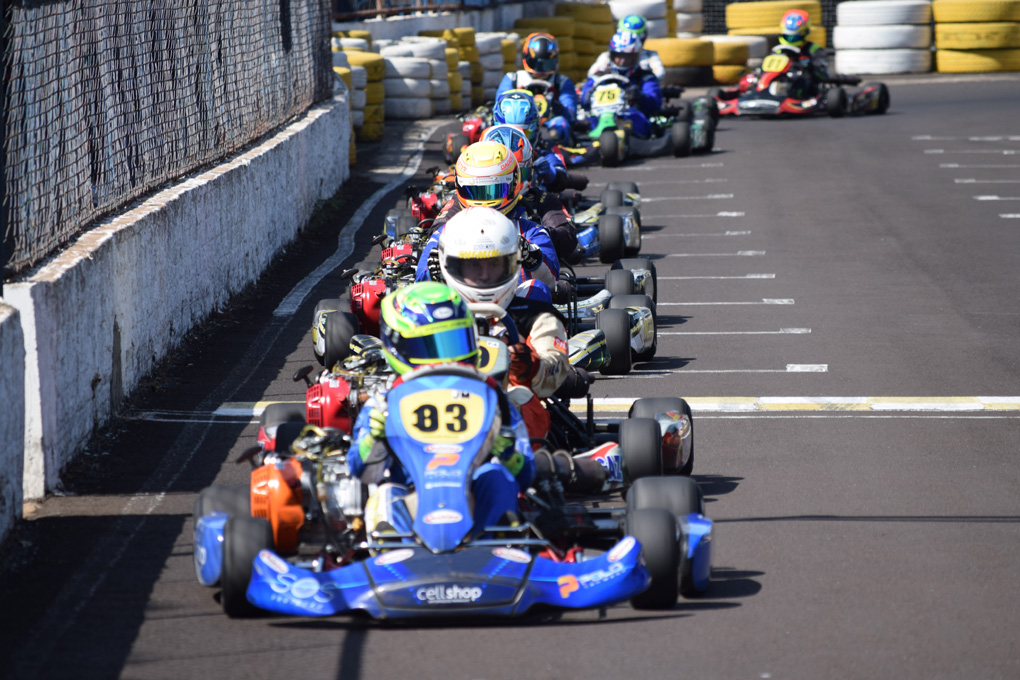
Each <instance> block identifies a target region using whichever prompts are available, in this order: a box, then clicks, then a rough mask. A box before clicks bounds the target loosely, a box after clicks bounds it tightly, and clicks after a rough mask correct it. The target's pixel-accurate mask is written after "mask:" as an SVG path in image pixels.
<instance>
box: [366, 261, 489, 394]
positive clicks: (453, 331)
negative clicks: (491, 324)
mask: <svg viewBox="0 0 1020 680" xmlns="http://www.w3.org/2000/svg"><path fill="white" fill-rule="evenodd" d="M379 336H380V338H381V339H382V343H383V352H384V354H385V355H386V361H387V363H389V365H390V367H391V368H392V369H393V370H394V371H396V372H397V373H399V374H400V375H403V374H404V373H407V372H408V371H411V370H413V369H415V368H419V367H421V366H428V365H431V364H443V363H452V362H463V363H468V364H471V365H474V363H475V361H476V360H477V357H478V338H477V337H476V335H475V321H474V316H473V315H472V314H471V311H470V310H469V309H468V308H467V304H465V302H464V298H462V297H461V295H460V293H458V292H457V291H456V290H454V289H453V288H450V287H449V286H447V285H444V284H442V283H435V282H431V281H426V282H421V283H413V284H411V285H409V286H407V287H406V288H401V289H400V290H397V291H396V292H394V293H391V294H389V295H387V296H386V297H385V298H383V301H382V309H381V310H380V314H379Z"/></svg>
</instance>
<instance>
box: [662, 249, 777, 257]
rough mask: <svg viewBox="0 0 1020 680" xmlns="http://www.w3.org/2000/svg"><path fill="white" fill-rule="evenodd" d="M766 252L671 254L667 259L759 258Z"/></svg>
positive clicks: (739, 251) (740, 251)
mask: <svg viewBox="0 0 1020 680" xmlns="http://www.w3.org/2000/svg"><path fill="white" fill-rule="evenodd" d="M764 254H765V251H764V250H738V251H737V252H735V253H670V254H669V255H667V256H666V257H757V256H758V255H764Z"/></svg>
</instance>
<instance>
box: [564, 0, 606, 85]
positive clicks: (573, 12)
mask: <svg viewBox="0 0 1020 680" xmlns="http://www.w3.org/2000/svg"><path fill="white" fill-rule="evenodd" d="M555 11H556V16H560V17H571V18H572V19H573V20H574V35H573V43H574V52H575V53H576V54H577V57H576V61H575V65H574V68H573V69H571V70H569V71H568V70H564V68H563V64H562V59H563V57H562V53H563V46H562V45H560V54H561V56H560V60H561V64H560V72H561V73H563V75H565V76H567V77H568V78H570V79H571V80H573V81H574V83H575V84H576V83H578V82H581V83H583V82H584V80H585V79H586V78H587V76H588V69H589V68H591V65H592V64H594V63H595V59H596V57H598V56H599V55H600V54H602V53H603V52H605V51H606V49H608V47H609V39H610V38H612V37H613V33H614V32H615V31H616V21H615V20H614V19H613V13H612V11H611V10H610V9H609V6H608V5H589V4H584V3H579V2H558V3H556V10H555Z"/></svg>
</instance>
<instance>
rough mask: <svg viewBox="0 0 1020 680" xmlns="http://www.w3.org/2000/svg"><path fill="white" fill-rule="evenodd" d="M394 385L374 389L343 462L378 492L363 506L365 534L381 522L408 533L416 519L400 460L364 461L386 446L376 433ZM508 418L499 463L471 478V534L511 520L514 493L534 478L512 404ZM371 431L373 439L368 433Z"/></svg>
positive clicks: (389, 457) (521, 421)
mask: <svg viewBox="0 0 1020 680" xmlns="http://www.w3.org/2000/svg"><path fill="white" fill-rule="evenodd" d="M479 375H481V374H479ZM396 380H397V377H396V376H394V377H393V379H392V380H390V381H389V382H388V384H387V385H385V386H379V387H377V388H376V389H375V390H373V392H372V394H371V395H370V396H369V398H368V400H367V401H366V402H365V404H364V406H363V407H362V409H361V411H360V412H359V413H358V417H357V419H356V420H355V422H354V428H353V433H352V434H353V443H352V445H351V455H349V456H348V457H347V460H348V463H347V465H348V468H349V469H350V473H351V474H352V475H353V476H355V477H357V478H358V479H361V480H362V481H364V482H365V483H366V484H376V485H378V489H377V491H376V493H375V494H373V495H372V496H370V497H369V499H368V502H367V503H366V512H365V521H366V525H367V527H368V530H369V531H372V530H373V529H375V528H376V527H377V526H380V522H385V523H386V524H389V525H390V527H393V528H396V529H398V530H402V531H409V530H410V528H411V527H410V520H411V519H412V517H411V515H413V514H414V513H413V510H412V508H413V506H414V501H413V500H412V498H411V497H410V494H409V493H408V491H409V490H408V485H409V484H410V483H411V476H410V474H409V473H408V471H407V470H406V469H405V468H404V466H403V465H402V464H401V463H400V461H399V460H397V459H396V457H395V456H393V455H392V453H390V454H388V455H387V456H386V458H385V460H383V461H382V462H381V463H372V464H370V465H366V462H365V461H366V459H367V458H368V456H369V454H370V453H371V452H372V450H373V448H374V447H376V446H385V441H384V440H381V439H377V435H378V432H379V430H380V429H383V430H384V426H385V419H386V418H387V417H388V414H387V402H386V395H387V394H388V393H389V390H390V387H392V385H393V384H394V382H395V381H396ZM510 416H511V420H510V423H509V424H506V425H505V426H506V427H508V428H509V429H510V430H512V432H513V439H512V441H507V440H506V439H505V438H504V437H502V436H500V437H497V442H496V444H495V446H494V447H493V456H494V457H496V458H498V459H499V460H500V462H499V463H497V462H494V461H490V462H486V463H483V464H482V465H480V466H479V467H478V468H477V469H476V470H475V472H474V474H473V475H472V477H471V491H472V493H473V495H474V499H475V509H474V519H475V522H474V528H473V529H472V530H473V531H475V532H477V531H480V530H481V529H482V528H483V527H486V526H494V525H496V524H497V523H498V522H499V521H500V520H501V519H502V518H503V517H504V516H505V515H506V513H507V512H510V513H512V514H513V515H514V516H515V515H516V512H517V496H518V494H519V493H520V492H521V490H522V489H527V488H528V487H529V486H530V485H531V483H532V481H533V480H534V478H535V456H534V454H533V452H532V450H531V441H530V439H529V438H528V431H527V427H526V426H525V424H524V419H523V417H522V416H521V414H520V411H519V410H518V409H517V408H516V407H515V406H514V405H513V401H512V400H511V402H510ZM373 420H374V421H375V423H373ZM373 429H375V430H376V432H377V434H376V435H374V434H373V433H372V430H373ZM500 440H503V441H500ZM497 448H500V449H501V450H497ZM401 499H403V500H404V504H403V508H398V506H397V505H396V501H398V500H401ZM403 509H407V511H408V514H407V515H404V514H403ZM382 526H385V525H382Z"/></svg>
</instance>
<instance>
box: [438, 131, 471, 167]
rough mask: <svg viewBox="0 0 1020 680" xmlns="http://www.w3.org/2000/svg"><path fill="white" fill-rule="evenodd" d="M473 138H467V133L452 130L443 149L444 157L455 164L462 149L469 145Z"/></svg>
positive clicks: (451, 163)
mask: <svg viewBox="0 0 1020 680" xmlns="http://www.w3.org/2000/svg"><path fill="white" fill-rule="evenodd" d="M470 143H471V140H470V139H468V138H467V135H464V134H461V133H459V132H452V133H450V134H449V135H447V137H446V147H445V148H444V149H443V158H444V159H445V160H446V162H447V163H449V164H450V165H453V164H454V163H456V162H457V159H458V158H460V150H461V149H462V148H463V147H465V146H468V145H469V144H470Z"/></svg>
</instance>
